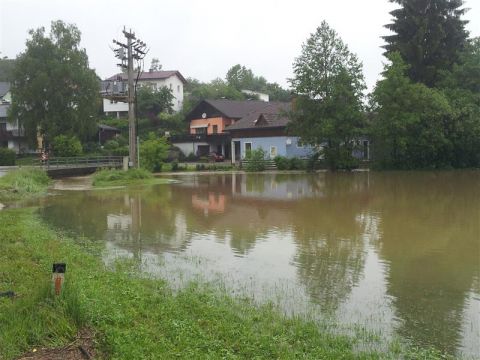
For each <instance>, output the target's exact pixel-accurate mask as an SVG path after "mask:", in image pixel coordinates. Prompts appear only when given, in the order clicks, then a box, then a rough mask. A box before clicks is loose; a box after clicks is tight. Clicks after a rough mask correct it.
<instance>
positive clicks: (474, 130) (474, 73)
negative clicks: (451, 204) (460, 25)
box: [438, 38, 480, 167]
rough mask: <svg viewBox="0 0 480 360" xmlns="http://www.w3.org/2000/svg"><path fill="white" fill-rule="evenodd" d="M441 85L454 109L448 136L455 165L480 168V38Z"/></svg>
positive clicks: (452, 162) (471, 41) (467, 49)
mask: <svg viewBox="0 0 480 360" xmlns="http://www.w3.org/2000/svg"><path fill="white" fill-rule="evenodd" d="M438 86H439V87H440V88H441V89H442V91H443V92H444V94H445V95H446V96H447V98H448V99H449V102H450V105H451V107H452V109H453V113H452V116H451V117H450V119H449V121H448V123H446V125H447V126H446V134H447V136H448V138H449V139H450V140H451V142H452V144H453V151H452V153H451V165H452V166H454V167H478V166H480V38H474V39H470V40H469V42H468V44H467V46H466V48H465V50H464V51H462V52H461V53H460V55H459V61H458V63H455V64H454V65H453V68H452V70H451V71H443V72H442V80H441V81H440V82H439V84H438Z"/></svg>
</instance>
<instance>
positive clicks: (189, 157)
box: [186, 152, 198, 162]
mask: <svg viewBox="0 0 480 360" xmlns="http://www.w3.org/2000/svg"><path fill="white" fill-rule="evenodd" d="M186 160H187V161H190V162H192V161H197V160H198V158H197V157H196V156H195V154H194V153H193V152H191V153H190V154H188V155H187V157H186Z"/></svg>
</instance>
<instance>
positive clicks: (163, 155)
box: [140, 133, 169, 171]
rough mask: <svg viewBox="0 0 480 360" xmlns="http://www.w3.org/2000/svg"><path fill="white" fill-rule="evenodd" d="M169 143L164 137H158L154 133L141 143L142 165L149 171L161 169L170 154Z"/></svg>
mask: <svg viewBox="0 0 480 360" xmlns="http://www.w3.org/2000/svg"><path fill="white" fill-rule="evenodd" d="M168 149H169V145H168V143H167V140H165V138H163V137H160V138H159V137H156V136H155V134H154V133H150V134H149V135H148V139H147V140H145V141H143V142H142V143H141V144H140V163H141V166H142V167H143V168H145V169H147V170H149V171H160V170H162V166H163V163H164V161H165V160H166V159H167V156H168Z"/></svg>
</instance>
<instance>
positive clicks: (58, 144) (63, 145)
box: [52, 135, 82, 157]
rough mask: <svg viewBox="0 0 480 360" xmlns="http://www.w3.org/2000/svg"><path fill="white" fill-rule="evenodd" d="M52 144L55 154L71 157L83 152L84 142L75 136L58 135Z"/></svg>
mask: <svg viewBox="0 0 480 360" xmlns="http://www.w3.org/2000/svg"><path fill="white" fill-rule="evenodd" d="M52 145H53V152H54V154H55V156H59V157H71V156H79V155H81V154H82V144H81V143H80V140H78V138H77V137H75V136H66V135H57V136H55V137H54V138H53V143H52Z"/></svg>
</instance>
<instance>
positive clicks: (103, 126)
mask: <svg viewBox="0 0 480 360" xmlns="http://www.w3.org/2000/svg"><path fill="white" fill-rule="evenodd" d="M98 128H99V129H100V130H108V131H118V132H119V131H120V130H119V129H117V128H115V127H113V126H108V125H104V124H98Z"/></svg>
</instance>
